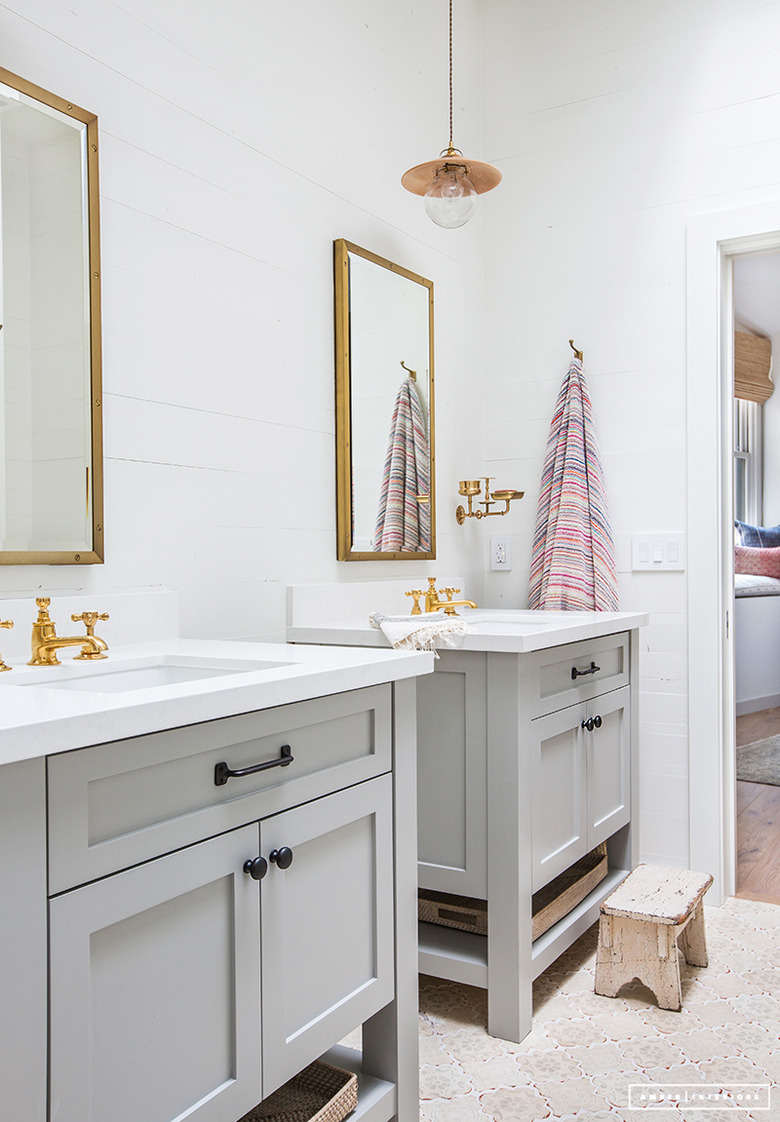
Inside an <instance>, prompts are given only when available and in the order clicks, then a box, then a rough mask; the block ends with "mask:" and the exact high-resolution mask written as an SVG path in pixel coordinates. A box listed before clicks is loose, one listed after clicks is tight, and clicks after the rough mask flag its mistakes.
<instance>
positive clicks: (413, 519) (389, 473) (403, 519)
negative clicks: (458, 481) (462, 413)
mask: <svg viewBox="0 0 780 1122" xmlns="http://www.w3.org/2000/svg"><path fill="white" fill-rule="evenodd" d="M430 491H431V473H430V456H429V452H428V425H427V421H426V415H425V410H424V408H423V404H422V402H421V401H420V395H419V393H418V392H417V385H416V383H415V382H414V380H413V379H412V378H407V379H406V381H405V382H403V383H402V385H401V388H400V389H399V391H398V394H397V396H396V399H395V405H394V407H393V417H392V421H391V423H390V440H389V443H388V446H387V455H386V457H385V466H384V471H383V472H382V489H381V493H380V496H379V512H378V514H377V520H376V529H375V531H374V550H375V551H376V552H382V553H384V552H385V551H388V552H389V551H391V550H411V551H412V552H415V553H420V552H427V551H428V550H429V549H430V548H431V504H430ZM418 495H419V496H424V499H425V501H423V502H418V498H417V497H418Z"/></svg>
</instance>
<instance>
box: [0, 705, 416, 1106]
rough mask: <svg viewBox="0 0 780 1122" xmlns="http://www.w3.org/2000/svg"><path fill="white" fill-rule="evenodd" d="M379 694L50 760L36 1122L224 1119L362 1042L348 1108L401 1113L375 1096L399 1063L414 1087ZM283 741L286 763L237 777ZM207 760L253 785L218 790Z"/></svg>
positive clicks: (385, 726) (399, 774)
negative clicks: (359, 1100)
mask: <svg viewBox="0 0 780 1122" xmlns="http://www.w3.org/2000/svg"><path fill="white" fill-rule="evenodd" d="M394 690H395V694H394V692H393V688H391V687H390V686H376V687H370V688H367V689H363V690H356V691H352V692H351V693H345V694H338V695H332V696H328V697H324V698H318V699H315V700H313V701H304V702H299V703H296V704H295V705H290V706H282V707H279V708H276V709H270V710H264V711H260V712H257V713H250V714H245V715H242V716H238V717H231V718H226V719H220V720H216V721H212V722H207V723H205V724H202V725H197V726H191V727H190V728H181V729H173V730H168V731H165V732H160V733H154V734H150V735H148V736H142V737H138V738H135V739H132V740H127V741H120V742H117V743H113V744H103V745H97V746H95V747H92V748H84V749H80V750H77V751H74V752H70V753H63V754H61V755H57V756H53V757H51V758H50V759H49V760H48V810H49V879H50V888H49V893H50V899H49V987H50V1113H49V1122H109V1120H110V1122H175V1120H179V1119H184V1118H185V1117H186V1118H187V1119H188V1122H235V1120H236V1119H238V1118H240V1117H241V1116H242V1115H243V1114H245V1113H246V1112H247V1111H248V1110H250V1109H251V1108H252V1107H253V1106H255V1105H256V1104H257V1103H258V1102H259V1101H260V1100H261V1099H262V1098H265V1097H266V1096H267V1095H269V1094H270V1093H271V1092H272V1091H274V1090H275V1089H276V1088H277V1087H279V1086H280V1085H281V1084H283V1083H284V1082H286V1081H287V1080H288V1079H289V1078H291V1077H292V1076H293V1075H295V1073H296V1072H298V1071H300V1070H301V1069H302V1068H303V1067H305V1066H306V1065H307V1064H309V1063H310V1062H311V1061H312V1060H314V1059H316V1058H317V1057H318V1056H320V1055H322V1054H323V1053H325V1052H327V1051H328V1050H330V1049H332V1048H333V1046H334V1045H336V1044H337V1042H338V1041H339V1040H340V1039H342V1038H343V1037H344V1036H346V1035H347V1034H348V1033H350V1032H351V1031H352V1030H353V1029H355V1028H357V1027H358V1026H359V1025H364V1057H363V1059H364V1064H365V1063H366V1047H368V1052H369V1061H368V1064H369V1069H370V1068H372V1067H373V1068H374V1069H375V1070H374V1072H372V1075H373V1074H374V1073H375V1074H376V1076H378V1077H379V1079H380V1080H384V1082H377V1081H376V1080H375V1081H374V1083H375V1085H376V1087H377V1088H378V1090H377V1091H376V1092H372V1093H376V1094H378V1095H379V1096H380V1099H379V1101H378V1102H377V1103H376V1104H375V1105H374V1106H372V1105H371V1102H372V1099H371V1095H370V1094H369V1096H368V1099H367V1100H366V1101H367V1105H366V1106H365V1107H364V1109H365V1110H367V1111H368V1112H369V1114H370V1116H371V1117H372V1118H376V1119H377V1122H381V1120H384V1119H389V1118H390V1117H391V1115H393V1114H395V1113H398V1112H400V1114H401V1115H402V1116H403V1117H405V1118H408V1117H409V1109H410V1106H411V1103H412V1102H414V1103H415V1110H416V1095H415V1096H414V1099H412V1095H413V1094H414V1092H415V1088H414V1087H413V1086H412V1085H411V1083H410V1084H409V1086H408V1087H407V1086H406V1085H405V1086H404V1088H403V1092H402V1090H401V1087H400V1082H399V1085H398V1087H397V1088H395V1087H394V1086H393V1083H392V1082H387V1081H386V1080H387V1076H388V1075H389V1076H390V1077H391V1079H393V1078H395V1077H394V1071H396V1070H397V1067H394V1065H397V1064H398V1063H400V1060H398V1056H399V1054H400V1049H401V1047H403V1049H404V1050H405V1051H406V1052H408V1053H409V1057H410V1060H411V1062H408V1061H407V1060H404V1063H405V1064H406V1065H407V1069H408V1070H409V1071H410V1072H411V1073H413V1074H414V1073H415V1072H416V1061H415V1056H416V1050H415V1049H413V1048H412V1047H411V1044H409V1045H408V1046H407V1045H406V1044H405V1043H404V1044H403V1046H402V1045H401V1043H400V1041H399V1039H398V1034H397V1029H398V1025H399V1024H400V1021H399V1019H398V1016H397V1013H396V1012H394V1010H395V1009H396V1006H397V1002H398V1000H399V999H398V996H397V994H398V987H397V985H396V982H397V978H398V971H397V968H396V955H397V953H398V945H397V931H398V928H397V924H396V917H397V915H399V914H401V913H403V912H405V911H407V910H408V915H406V916H405V918H404V924H405V925H407V924H408V933H409V935H410V936H411V935H412V932H413V926H412V924H413V914H412V911H411V895H410V893H409V892H408V890H407V892H406V893H405V895H404V903H403V905H399V904H398V895H397V894H398V880H397V875H398V872H397V870H398V862H399V859H401V860H402V861H403V862H405V863H406V866H407V868H408V873H409V874H410V876H411V875H413V861H414V845H413V839H412V843H411V844H409V845H407V844H406V843H405V842H404V841H403V840H402V839H401V840H397V838H396V832H397V814H398V806H399V803H398V794H397V789H398V787H399V785H400V787H401V788H402V789H403V791H404V802H405V804H406V805H408V806H409V807H410V808H411V810H412V812H413V811H414V805H415V803H414V792H413V788H412V790H411V791H410V790H409V781H408V780H407V779H406V777H405V770H404V769H406V768H408V770H409V771H411V763H412V757H411V756H410V757H409V760H408V764H407V763H404V764H403V767H402V766H401V765H400V764H399V762H398V761H397V760H394V753H393V742H394V740H395V738H396V736H398V735H401V736H402V737H403V742H404V743H406V738H407V737H408V735H409V732H410V731H411V733H412V735H413V728H412V726H411V721H412V712H413V710H412V705H411V704H410V702H409V696H408V695H409V693H410V692H411V694H412V698H413V688H412V690H411V691H410V690H409V688H408V687H407V689H406V690H405V692H404V694H403V696H402V702H403V703H401V701H399V695H401V690H400V687H399V686H396V687H394ZM394 697H395V702H394ZM403 722H405V725H404V727H403V729H402V731H401V733H400V734H399V733H398V729H399V727H401V724H402V723H403ZM283 744H284V745H289V746H290V752H291V755H292V756H293V761H292V763H290V764H289V765H286V766H284V767H282V766H280V765H278V764H275V765H274V766H271V767H268V768H265V769H264V770H261V771H257V769H256V768H253V767H252V765H253V764H257V763H259V762H264V761H265V760H267V759H270V760H272V761H274V760H278V759H279V754H280V748H281V746H282V745H283ZM223 761H224V762H227V763H228V764H229V765H230V768H231V769H235V770H240V769H245V768H247V767H249V769H250V771H249V772H248V773H246V772H245V773H244V774H242V775H240V776H234V777H232V778H230V780H229V782H228V783H221V784H220V783H219V782H218V775H219V765H220V764H221V763H222V762H223ZM257 858H262V859H263V861H264V862H265V865H263V861H260V862H257V864H255V865H254V866H253V867H250V866H248V863H249V862H253V861H256V859H257ZM253 874H257V879H255V876H254V875H253ZM407 895H408V896H410V905H409V908H408V909H407V907H406V903H405V899H406V896H407ZM404 953H405V954H406V955H410V953H411V939H410V940H409V945H408V946H407V947H406V950H405V951H404ZM409 977H411V978H412V979H413V977H414V976H413V973H412V974H410V975H409ZM400 985H401V986H402V988H403V991H404V994H405V996H404V1002H405V1005H406V1006H408V1011H409V1015H410V1016H411V1017H412V1018H414V1015H415V1011H414V987H413V986H409V985H408V984H407V981H406V980H405V979H404V980H403V981H402V983H400ZM407 999H408V1000H407ZM335 1062H339V1061H338V1059H337V1060H336V1061H335ZM412 1065H413V1066H412ZM364 1070H365V1069H364ZM363 1098H364V1100H365V1094H364V1096H363ZM401 1103H402V1104H403V1105H402V1106H401V1105H400V1104H401ZM394 1104H396V1105H395V1107H394ZM360 1116H361V1115H360V1112H358V1117H360ZM20 1122H21V1120H20Z"/></svg>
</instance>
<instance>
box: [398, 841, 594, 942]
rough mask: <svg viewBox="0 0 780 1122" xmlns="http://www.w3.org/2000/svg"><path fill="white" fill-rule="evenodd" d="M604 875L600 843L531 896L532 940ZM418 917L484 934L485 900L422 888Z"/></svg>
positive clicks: (485, 932)
mask: <svg viewBox="0 0 780 1122" xmlns="http://www.w3.org/2000/svg"><path fill="white" fill-rule="evenodd" d="M606 875H607V843H606V842H602V843H601V845H597V846H596V848H595V849H592V850H591V851H590V853H586V854H585V856H584V857H581V858H580V860H579V861H575V862H574V864H573V865H571V866H570V867H569V868H568V869H567V870H566V871H565V872H563V873H561V875H560V876H557V877H556V878H555V879H554V880H551V881H550V883H549V884H546V885H545V886H544V887H543V888H540V889H539V891H538V892H535V893H534V894H533V899H532V903H531V914H532V917H533V918H532V921H531V938H532V939H538V938H539V936H540V935H543V934H544V932H545V931H547V929H548V928H550V927H552V925H553V924H554V923H557V922H558V920H559V919H563V917H564V916H565V915H566V914H567V912H570V911H571V910H572V908H576V906H577V904H579V903H580V902H581V901H582V900H584V899H585V897H586V896H587V895H588V893H589V892H592V891H593V889H594V888H595V887H596V885H597V884H598V883H599V881H602V880H603V879H604V877H605V876H606ZM417 914H418V916H419V918H420V919H422V920H425V922H426V923H438V924H439V925H440V926H442V927H455V928H457V930H458V931H473V932H475V933H476V934H477V935H487V924H488V920H487V900H475V899H474V898H473V897H471V896H453V895H450V893H448V892H431V891H429V890H428V889H423V888H421V889H420V891H419V893H418V900H417Z"/></svg>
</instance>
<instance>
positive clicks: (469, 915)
mask: <svg viewBox="0 0 780 1122" xmlns="http://www.w3.org/2000/svg"><path fill="white" fill-rule="evenodd" d="M417 915H418V917H419V918H420V919H422V920H425V922H426V923H438V924H439V925H440V926H441V927H455V928H457V930H458V931H473V932H475V934H477V935H487V900H475V899H473V898H472V897H471V896H452V895H451V894H450V893H449V892H431V891H429V890H428V889H426V888H421V889H420V891H419V892H418V894H417Z"/></svg>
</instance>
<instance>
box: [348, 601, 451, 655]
mask: <svg viewBox="0 0 780 1122" xmlns="http://www.w3.org/2000/svg"><path fill="white" fill-rule="evenodd" d="M368 621H369V623H370V624H371V626H372V627H377V628H379V629H380V630H381V631H382V633H383V634H384V635H385V636H386V638H387V640H388V642H389V643H390V646H391V647H395V648H396V649H404V650H407V651H433V653H434V654H436V648H437V647H454V646H455V645H456V644H455V640H456V639H457V637H458V636H460V635H465V634H466V631H467V630H468V626H467V624H466V622H465V620H462V619H461V618H460V616H448V615H446V614H445V613H444V612H427V613H425V614H423V615H419V616H386V615H383V614H382V613H381V612H374V614H373V615H371V616H369V617H368ZM436 657H437V658H438V657H439V656H438V655H436Z"/></svg>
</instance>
